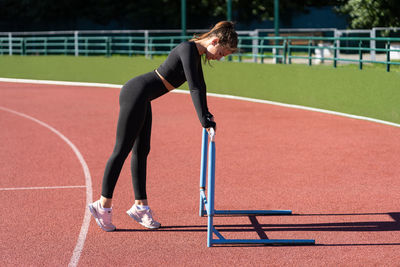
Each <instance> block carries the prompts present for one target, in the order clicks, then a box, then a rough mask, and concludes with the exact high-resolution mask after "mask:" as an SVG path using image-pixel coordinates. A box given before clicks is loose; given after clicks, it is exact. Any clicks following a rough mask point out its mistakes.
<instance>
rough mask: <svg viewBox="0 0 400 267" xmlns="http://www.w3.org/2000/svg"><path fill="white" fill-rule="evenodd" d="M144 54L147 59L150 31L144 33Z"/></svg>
mask: <svg viewBox="0 0 400 267" xmlns="http://www.w3.org/2000/svg"><path fill="white" fill-rule="evenodd" d="M144 54H145V56H146V58H147V57H148V56H149V31H148V30H145V31H144Z"/></svg>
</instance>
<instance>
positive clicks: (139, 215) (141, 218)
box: [126, 205, 161, 229]
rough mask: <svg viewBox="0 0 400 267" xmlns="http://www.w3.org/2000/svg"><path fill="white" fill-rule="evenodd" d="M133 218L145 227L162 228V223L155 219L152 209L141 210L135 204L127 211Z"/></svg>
mask: <svg viewBox="0 0 400 267" xmlns="http://www.w3.org/2000/svg"><path fill="white" fill-rule="evenodd" d="M126 213H127V214H128V215H129V216H130V217H131V218H132V219H134V220H135V221H137V222H138V223H140V224H141V225H143V226H144V227H147V228H150V229H157V228H160V226H161V224H160V223H159V222H157V221H155V220H154V219H153V214H152V212H151V209H150V208H149V209H145V210H140V209H138V208H137V207H136V205H133V206H132V208H130V209H129V210H128V211H127V212H126Z"/></svg>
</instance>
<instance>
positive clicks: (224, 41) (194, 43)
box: [89, 21, 238, 232]
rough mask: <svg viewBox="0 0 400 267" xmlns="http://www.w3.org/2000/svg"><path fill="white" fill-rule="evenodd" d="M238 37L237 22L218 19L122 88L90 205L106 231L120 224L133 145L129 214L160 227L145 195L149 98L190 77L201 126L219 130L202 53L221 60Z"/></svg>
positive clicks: (235, 44)
mask: <svg viewBox="0 0 400 267" xmlns="http://www.w3.org/2000/svg"><path fill="white" fill-rule="evenodd" d="M237 40H238V39H237V33H236V32H235V30H234V27H233V23H232V22H229V21H222V22H219V23H218V24H216V25H215V26H214V28H212V29H211V30H210V31H209V32H207V33H204V34H202V35H200V36H195V37H194V38H193V39H191V40H190V41H188V42H183V43H181V44H179V45H178V46H177V47H175V48H174V49H173V50H172V51H171V52H170V54H169V56H168V57H167V59H166V60H165V61H164V62H163V63H162V64H161V65H160V67H159V68H158V69H157V70H155V71H152V72H149V73H146V74H143V75H141V76H138V77H135V78H133V79H131V80H130V81H128V82H127V83H126V84H125V85H124V86H123V87H122V89H121V93H120V98H119V102H120V112H119V118H118V125H117V137H116V143H115V147H114V151H113V153H112V155H111V157H110V158H109V160H108V162H107V165H106V168H105V172H104V177H103V184H102V194H101V197H100V199H99V200H97V201H96V202H94V203H92V204H90V205H89V209H90V212H91V213H92V215H93V217H94V218H95V220H96V222H97V224H98V225H99V226H100V227H101V229H103V230H104V231H107V232H109V231H114V230H115V229H116V228H115V226H114V225H113V224H112V222H111V217H112V207H111V203H112V197H113V192H114V188H115V185H116V183H117V180H118V177H119V175H120V172H121V169H122V166H123V164H124V161H125V159H126V158H127V156H128V154H129V152H130V151H131V150H132V166H131V168H132V183H133V188H134V193H135V204H134V205H133V206H132V208H131V209H129V210H128V211H127V214H128V215H129V216H130V217H131V218H132V219H134V220H135V221H137V222H138V223H140V224H142V225H143V226H144V227H147V228H151V229H155V228H159V227H160V226H161V225H160V223H158V222H157V221H155V220H154V219H153V216H152V213H151V210H150V208H149V206H148V202H147V195H146V165H147V155H148V154H149V151H150V134H151V121H152V114H151V104H150V102H151V100H153V99H155V98H157V97H160V96H161V95H163V94H165V93H167V92H169V91H171V90H173V89H174V88H177V87H179V86H181V85H182V84H183V83H184V82H185V81H187V82H188V84H189V89H190V94H191V97H192V101H193V104H194V107H195V109H196V112H197V115H198V117H199V119H200V123H201V125H202V126H203V127H204V128H207V129H208V128H211V127H212V128H214V129H215V128H216V123H215V121H214V117H213V115H212V114H211V113H210V112H209V111H208V107H207V99H206V84H205V82H204V77H203V70H202V66H201V56H202V55H204V56H205V61H206V60H219V59H221V58H222V57H224V56H227V55H229V54H231V53H233V52H235V51H236V48H237Z"/></svg>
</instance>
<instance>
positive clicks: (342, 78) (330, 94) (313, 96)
mask: <svg viewBox="0 0 400 267" xmlns="http://www.w3.org/2000/svg"><path fill="white" fill-rule="evenodd" d="M163 60H164V57H158V58H154V59H146V58H144V57H127V56H126V57H125V56H112V57H109V58H106V57H101V56H99V57H83V56H82V57H74V56H0V77H8V78H28V79H45V80H61V81H80V82H100V83H113V84H123V83H125V82H126V81H127V80H129V79H130V78H132V77H133V76H135V75H138V74H142V73H145V72H147V71H150V70H152V69H154V68H156V67H157V66H159V65H160V64H161V62H162V61H163ZM357 68H358V67H357V65H350V66H339V67H338V68H337V69H334V68H333V67H332V66H311V67H309V66H307V65H270V64H254V63H235V62H212V66H208V65H206V66H204V68H203V70H204V74H205V79H206V83H207V88H208V91H209V92H214V93H222V94H230V95H237V96H245V97H252V98H258V99H266V100H272V101H279V102H283V103H290V104H298V105H304V106H310V107H317V108H322V109H328V110H334V111H339V112H344V113H350V114H355V115H362V116H367V117H371V118H377V119H381V120H386V121H391V122H396V123H400V72H398V71H392V72H389V73H387V72H386V71H385V69H384V66H378V67H373V66H372V67H370V66H364V70H362V71H360V70H358V69H357ZM182 88H184V89H187V85H186V84H185V85H184V86H183V87H182Z"/></svg>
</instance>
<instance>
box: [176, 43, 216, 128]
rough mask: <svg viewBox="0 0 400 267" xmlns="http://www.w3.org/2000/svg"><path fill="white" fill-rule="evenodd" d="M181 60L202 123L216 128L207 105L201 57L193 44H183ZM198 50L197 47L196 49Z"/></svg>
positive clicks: (206, 126)
mask: <svg viewBox="0 0 400 267" xmlns="http://www.w3.org/2000/svg"><path fill="white" fill-rule="evenodd" d="M183 49H184V51H182V53H181V61H182V66H183V71H184V73H185V77H186V80H187V82H188V85H189V90H190V95H191V97H192V101H193V104H194V107H195V109H196V112H197V116H198V117H199V120H200V123H201V125H202V126H203V127H204V128H210V127H213V128H215V126H216V124H215V122H214V121H213V120H212V115H211V113H210V112H209V111H208V107H207V95H206V93H207V92H206V86H205V82H204V76H203V71H202V68H201V61H200V60H201V58H200V57H199V55H198V54H196V53H198V52H197V51H193V50H192V47H191V44H190V43H187V45H185V46H183ZM196 50H197V49H196Z"/></svg>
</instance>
